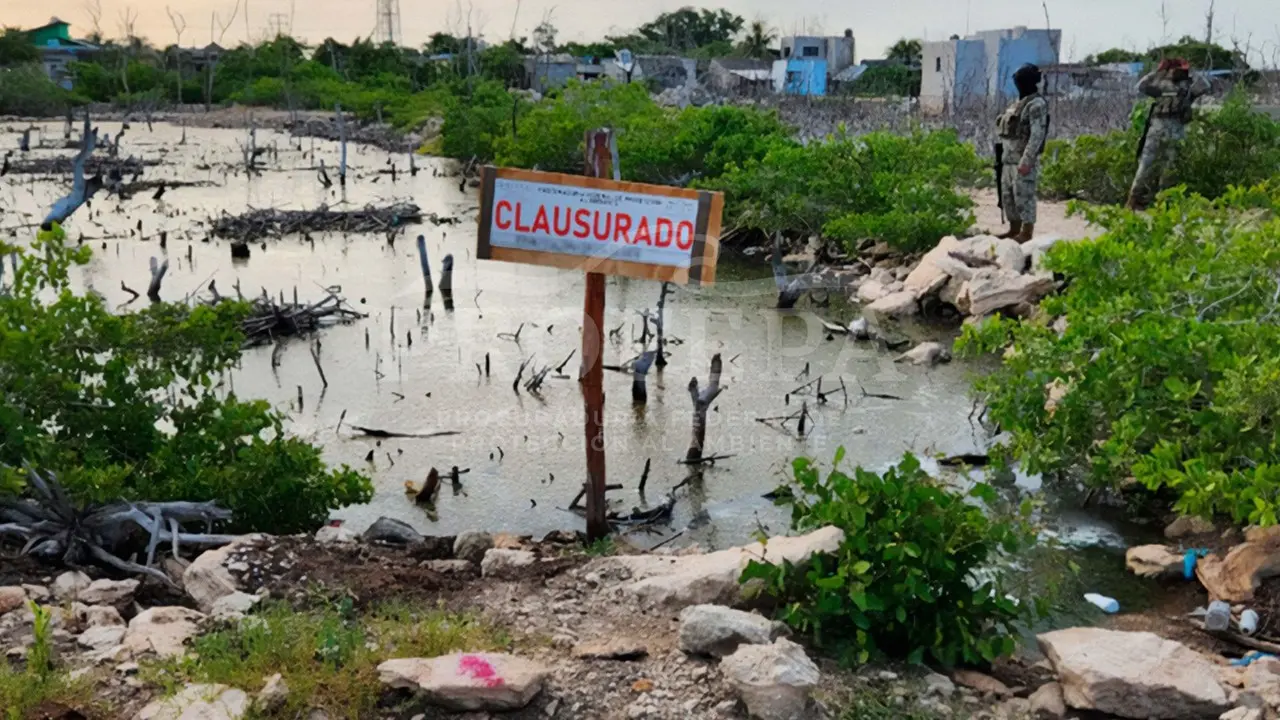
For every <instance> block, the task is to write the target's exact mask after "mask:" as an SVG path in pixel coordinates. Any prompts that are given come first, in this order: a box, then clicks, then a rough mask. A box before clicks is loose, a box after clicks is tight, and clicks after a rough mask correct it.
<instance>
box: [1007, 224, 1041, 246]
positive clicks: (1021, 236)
mask: <svg viewBox="0 0 1280 720" xmlns="http://www.w3.org/2000/svg"><path fill="white" fill-rule="evenodd" d="M1035 232H1036V225H1035V223H1027V224H1025V225H1023V226H1022V229H1021V230H1019V231H1018V234H1017V235H1014V236H1013V239H1014V240H1017V241H1018V243H1025V242H1030V241H1031V236H1032V235H1035Z"/></svg>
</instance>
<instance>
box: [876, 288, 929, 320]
mask: <svg viewBox="0 0 1280 720" xmlns="http://www.w3.org/2000/svg"><path fill="white" fill-rule="evenodd" d="M918 306H919V303H918V302H917V301H916V296H915V293H913V292H911V291H909V290H903V291H901V292H896V293H891V294H889V295H885V296H884V297H882V298H880V299H879V300H876V301H875V302H873V303H871V304H870V305H868V306H867V308H866V309H867V312H871V313H875V314H876V315H879V316H881V317H907V316H909V315H914V314H915V313H916V308H917V307H918Z"/></svg>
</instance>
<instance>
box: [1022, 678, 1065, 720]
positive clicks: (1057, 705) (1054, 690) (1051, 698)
mask: <svg viewBox="0 0 1280 720" xmlns="http://www.w3.org/2000/svg"><path fill="white" fill-rule="evenodd" d="M1027 700H1029V701H1030V702H1031V715H1032V716H1033V717H1035V718H1037V720H1058V718H1061V717H1064V716H1065V715H1066V714H1067V701H1066V700H1064V699H1063V697H1062V685H1060V684H1058V683H1056V682H1051V683H1048V684H1046V685H1042V686H1041V687H1040V689H1039V690H1036V691H1035V692H1033V693H1031V697H1029V698H1027Z"/></svg>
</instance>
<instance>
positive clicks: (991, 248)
mask: <svg viewBox="0 0 1280 720" xmlns="http://www.w3.org/2000/svg"><path fill="white" fill-rule="evenodd" d="M961 245H962V247H961V248H960V249H959V252H961V253H965V254H969V255H973V256H975V257H979V258H983V259H986V260H993V261H995V263H996V267H999V268H1000V269H1002V270H1008V271H1010V272H1015V273H1019V274H1021V273H1022V272H1023V271H1024V270H1025V269H1026V267H1027V255H1026V252H1025V251H1024V250H1023V248H1022V246H1021V245H1019V244H1018V242H1017V241H1016V240H1010V239H1008V238H998V237H992V236H990V235H979V236H977V237H972V238H969V239H968V240H965V241H964V242H963V243H961Z"/></svg>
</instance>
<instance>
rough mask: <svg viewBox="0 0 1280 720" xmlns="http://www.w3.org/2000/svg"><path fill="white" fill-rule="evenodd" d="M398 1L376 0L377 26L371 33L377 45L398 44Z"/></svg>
mask: <svg viewBox="0 0 1280 720" xmlns="http://www.w3.org/2000/svg"><path fill="white" fill-rule="evenodd" d="M400 30H401V29H400V0H378V24H377V28H376V29H375V30H374V31H373V36H374V39H376V40H377V41H378V42H379V43H388V42H389V43H392V44H393V45H399V44H400Z"/></svg>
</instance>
